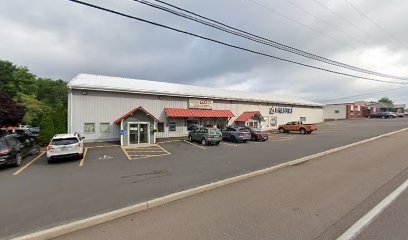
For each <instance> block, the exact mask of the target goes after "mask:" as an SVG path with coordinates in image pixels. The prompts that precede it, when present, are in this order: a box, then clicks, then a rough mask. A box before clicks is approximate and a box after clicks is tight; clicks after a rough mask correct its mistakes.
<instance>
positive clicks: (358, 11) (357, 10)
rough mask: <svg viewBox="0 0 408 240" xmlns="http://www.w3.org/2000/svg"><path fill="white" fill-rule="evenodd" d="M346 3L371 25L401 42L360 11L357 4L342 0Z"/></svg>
mask: <svg viewBox="0 0 408 240" xmlns="http://www.w3.org/2000/svg"><path fill="white" fill-rule="evenodd" d="M344 1H345V2H346V3H347V4H348V5H350V7H351V8H353V9H354V11H356V12H357V13H358V14H360V15H361V16H362V17H363V18H365V19H366V20H367V21H368V22H370V23H371V24H372V25H374V26H376V27H377V28H378V29H380V30H381V31H383V32H384V33H386V34H387V35H389V36H390V37H391V38H392V39H393V40H394V41H396V42H398V43H400V44H402V42H401V41H400V40H399V39H398V38H397V37H396V36H395V35H394V34H392V33H390V32H388V31H387V30H386V29H385V28H383V27H381V26H380V24H378V23H377V22H376V21H374V20H373V19H372V18H370V17H369V16H368V15H367V14H365V13H364V12H363V11H361V10H360V9H359V8H358V7H357V6H355V5H354V4H352V3H351V2H350V1H348V0H344Z"/></svg>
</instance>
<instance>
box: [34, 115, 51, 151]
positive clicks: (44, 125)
mask: <svg viewBox="0 0 408 240" xmlns="http://www.w3.org/2000/svg"><path fill="white" fill-rule="evenodd" d="M54 133H55V129H54V122H53V119H52V117H51V112H50V111H46V112H45V113H44V114H43V116H42V118H41V122H40V134H39V135H38V142H39V144H41V145H42V146H45V145H47V144H48V143H49V142H50V140H51V138H52V137H53V136H54Z"/></svg>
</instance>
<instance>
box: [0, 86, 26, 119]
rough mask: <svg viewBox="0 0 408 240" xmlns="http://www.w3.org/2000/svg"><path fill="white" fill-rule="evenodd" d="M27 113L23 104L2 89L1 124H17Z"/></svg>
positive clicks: (0, 104) (0, 94) (0, 93)
mask: <svg viewBox="0 0 408 240" xmlns="http://www.w3.org/2000/svg"><path fill="white" fill-rule="evenodd" d="M24 113H25V109H24V107H23V106H21V105H19V104H17V103H16V102H15V101H13V99H11V98H10V96H9V95H8V94H7V93H5V92H3V91H0V126H16V125H18V124H19V123H20V122H21V119H22V118H23V116H24Z"/></svg>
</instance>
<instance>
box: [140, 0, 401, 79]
mask: <svg viewBox="0 0 408 240" xmlns="http://www.w3.org/2000/svg"><path fill="white" fill-rule="evenodd" d="M132 1H135V2H139V3H142V4H144V5H147V6H150V7H153V8H156V9H159V10H162V11H166V12H168V13H171V14H174V15H177V16H180V17H183V18H186V19H189V20H192V21H195V22H198V23H201V24H203V25H206V26H209V27H213V28H216V29H218V30H220V31H224V32H227V33H229V34H232V35H235V36H239V37H242V38H245V39H248V40H251V41H254V42H257V43H260V44H264V45H268V46H270V47H274V48H277V49H279V50H282V51H286V52H290V53H293V54H296V55H300V56H302V57H305V58H309V59H313V60H317V61H320V62H324V63H326V64H330V65H333V66H337V67H341V68H346V69H349V70H353V71H357V72H361V73H366V74H370V75H376V76H379V77H384V78H392V79H397V80H404V81H406V80H408V77H400V76H394V75H389V74H384V73H379V72H375V71H371V70H367V69H363V68H359V67H355V66H352V65H348V64H345V63H341V62H338V61H334V60H331V59H328V58H325V57H322V56H319V55H316V54H312V53H309V52H305V51H302V50H300V49H297V48H294V47H291V46H288V45H285V44H282V43H279V42H276V41H273V40H271V39H267V38H265V37H262V36H259V35H256V34H252V33H250V32H247V31H244V30H241V29H238V28H236V27H232V26H230V25H227V24H225V23H222V22H219V21H217V20H214V19H211V18H208V17H205V16H202V15H199V14H197V13H195V12H192V11H190V10H187V9H184V8H181V7H178V6H176V5H174V4H169V3H167V2H165V1H161V0H154V1H156V2H159V3H161V4H164V5H167V6H169V7H172V8H174V9H177V10H180V11H183V12H185V13H188V14H190V15H187V14H184V13H181V12H178V11H175V10H173V9H169V8H167V7H164V6H162V5H158V4H154V3H152V2H149V1H147V0H132ZM191 15H192V16H191ZM206 20H207V21H206Z"/></svg>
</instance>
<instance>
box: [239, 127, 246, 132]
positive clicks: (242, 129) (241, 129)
mask: <svg viewBox="0 0 408 240" xmlns="http://www.w3.org/2000/svg"><path fill="white" fill-rule="evenodd" d="M239 131H240V132H248V129H247V128H240V129H239Z"/></svg>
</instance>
